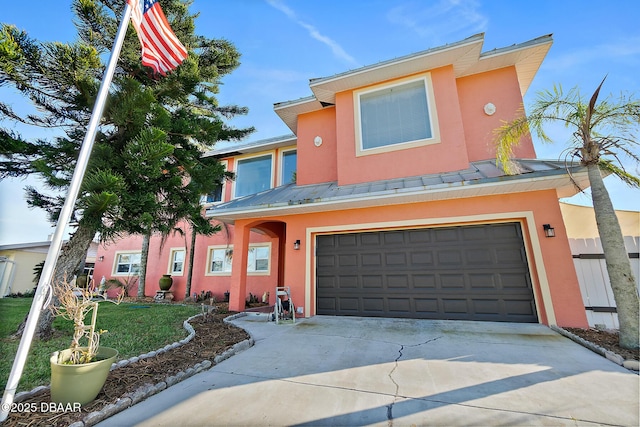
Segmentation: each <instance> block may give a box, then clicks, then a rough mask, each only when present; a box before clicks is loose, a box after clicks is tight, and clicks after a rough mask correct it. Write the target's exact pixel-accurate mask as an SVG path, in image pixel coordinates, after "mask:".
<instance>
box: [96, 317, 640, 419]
mask: <svg viewBox="0 0 640 427" xmlns="http://www.w3.org/2000/svg"><path fill="white" fill-rule="evenodd" d="M233 323H234V324H236V325H238V326H240V327H242V328H245V329H246V330H247V331H248V332H249V333H250V334H251V335H252V337H253V338H254V339H255V346H253V347H251V348H250V349H248V350H246V351H244V352H242V353H240V354H237V355H235V356H233V357H231V358H230V359H227V360H226V361H224V362H222V363H220V364H218V365H216V366H214V367H212V368H211V369H210V370H208V371H206V372H203V373H200V374H197V375H195V376H193V377H191V378H189V379H188V380H186V381H183V382H181V383H179V384H177V385H174V386H173V387H170V388H168V389H166V390H164V391H162V392H160V393H159V394H157V395H155V396H152V397H150V398H149V399H147V400H145V401H144V402H141V403H139V404H137V405H135V406H133V407H131V408H129V409H127V410H125V411H124V412H121V413H119V414H117V415H115V416H113V417H111V418H109V419H107V420H106V421H104V422H102V423H100V424H99V426H101V427H106V426H129V425H140V426H179V425H192V426H215V425H224V426H233V425H237V426H267V425H271V426H280V425H295V426H304V425H309V426H310V425H327V426H328V425H331V426H361V425H376V426H409V425H447V426H455V425H464V426H468V425H510V426H511V425H527V426H531V425H544V426H548V425H582V426H583V425H625V426H637V425H638V424H639V411H640V408H639V403H638V402H639V377H638V375H637V374H635V373H632V372H630V371H627V370H626V369H624V368H622V367H620V366H618V365H616V364H615V363H613V362H610V361H608V360H606V359H604V358H603V357H601V356H599V355H596V354H594V353H592V352H591V351H589V350H587V349H585V348H583V347H581V346H580V345H578V344H575V343H574V342H572V341H571V340H569V339H567V338H565V337H562V336H561V335H559V334H557V333H555V332H553V331H551V330H550V329H548V328H547V327H546V326H543V325H536V324H514V323H485V322H463V321H430V320H412V319H406V320H405V319H376V318H345V317H324V316H316V317H313V318H309V319H302V320H299V321H298V322H297V323H296V324H295V325H292V324H280V325H276V324H274V323H272V322H266V315H264V314H263V315H257V314H252V315H249V316H247V317H243V318H239V319H237V320H235V321H234V322H233Z"/></svg>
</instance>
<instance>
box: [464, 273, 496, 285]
mask: <svg viewBox="0 0 640 427" xmlns="http://www.w3.org/2000/svg"><path fill="white" fill-rule="evenodd" d="M467 277H468V278H469V287H470V288H471V289H475V288H482V289H497V287H498V286H497V284H496V278H495V276H494V275H493V274H481V273H480V274H474V273H471V274H469V275H468V276H467Z"/></svg>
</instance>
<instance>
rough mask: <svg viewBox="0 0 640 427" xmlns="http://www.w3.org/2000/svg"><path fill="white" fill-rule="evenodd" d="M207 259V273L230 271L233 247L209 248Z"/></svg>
mask: <svg viewBox="0 0 640 427" xmlns="http://www.w3.org/2000/svg"><path fill="white" fill-rule="evenodd" d="M208 259H209V263H208V264H209V266H208V271H207V273H208V274H223V273H230V272H231V261H232V259H233V249H232V248H230V247H226V246H224V247H212V248H209V256H208Z"/></svg>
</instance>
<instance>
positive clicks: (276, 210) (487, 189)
mask: <svg viewBox="0 0 640 427" xmlns="http://www.w3.org/2000/svg"><path fill="white" fill-rule="evenodd" d="M588 186H589V180H588V176H587V172H586V170H579V171H574V172H572V173H571V176H569V174H567V173H566V172H565V173H562V174H545V175H541V176H529V177H527V178H522V177H501V178H495V179H491V180H487V181H485V182H483V183H472V182H468V181H463V182H455V183H444V184H440V185H437V186H429V189H427V190H425V189H424V188H421V189H415V188H410V189H396V190H387V191H382V192H376V193H371V194H370V195H368V196H364V197H356V198H354V197H336V198H328V199H324V200H321V201H317V202H312V203H303V204H293V205H292V204H289V203H277V204H270V205H268V206H258V207H254V208H249V209H246V208H240V209H228V210H227V209H224V210H221V211H219V212H216V211H215V209H213V210H212V211H211V214H209V212H207V217H209V218H213V219H216V220H219V221H223V222H227V223H233V222H234V221H235V220H237V219H246V218H255V217H265V216H278V215H280V216H281V215H296V214H306V213H313V212H328V211H336V210H343V209H358V208H365V207H377V206H385V205H399V204H407V203H418V202H435V201H441V200H450V199H464V198H472V197H481V196H492V195H500V194H513V193H523V192H528V191H542V190H552V189H555V190H556V192H557V196H558V198H565V197H571V196H573V195H575V194H577V193H578V191H580V190H579V189H578V187H579V188H583V189H584V188H587V187H588Z"/></svg>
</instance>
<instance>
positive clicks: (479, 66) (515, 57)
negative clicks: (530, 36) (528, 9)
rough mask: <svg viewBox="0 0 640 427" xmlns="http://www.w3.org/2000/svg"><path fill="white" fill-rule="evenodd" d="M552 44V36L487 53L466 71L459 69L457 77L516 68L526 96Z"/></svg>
mask: <svg viewBox="0 0 640 427" xmlns="http://www.w3.org/2000/svg"><path fill="white" fill-rule="evenodd" d="M552 44H553V38H552V37H551V35H547V36H542V37H538V38H537V39H534V40H531V41H528V42H525V43H522V44H519V45H514V46H510V47H506V48H502V49H496V50H493V51H490V52H485V53H483V54H482V55H480V59H479V60H478V61H476V62H475V63H474V64H472V65H471V66H469V67H467V68H466V69H465V68H462V67H459V68H458V70H459V72H456V77H457V78H458V77H466V76H471V75H473V74H479V73H484V72H487V71H492V70H497V69H499V68H505V67H509V66H515V67H516V73H517V75H518V81H519V82H520V93H521V94H522V95H523V96H524V94H525V93H526V92H527V89H529V85H530V84H531V82H532V81H533V78H534V77H535V75H536V73H537V72H538V69H539V68H540V65H542V61H543V60H544V58H545V56H546V55H547V52H549V49H550V48H551V45H552ZM455 69H456V67H455V65H454V70H455Z"/></svg>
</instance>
